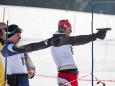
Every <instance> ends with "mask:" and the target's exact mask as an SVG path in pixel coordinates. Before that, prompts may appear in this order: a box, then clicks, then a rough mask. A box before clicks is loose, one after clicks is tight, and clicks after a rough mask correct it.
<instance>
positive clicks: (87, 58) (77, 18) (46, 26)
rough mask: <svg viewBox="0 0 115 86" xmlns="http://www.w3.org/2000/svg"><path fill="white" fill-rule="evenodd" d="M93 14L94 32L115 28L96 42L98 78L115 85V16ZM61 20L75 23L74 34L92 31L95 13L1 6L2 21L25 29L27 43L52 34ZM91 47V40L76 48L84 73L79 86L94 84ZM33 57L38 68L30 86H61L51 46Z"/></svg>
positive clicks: (109, 84) (24, 35)
mask: <svg viewBox="0 0 115 86" xmlns="http://www.w3.org/2000/svg"><path fill="white" fill-rule="evenodd" d="M4 9H5V10H4ZM4 12H5V14H4ZM93 15H94V17H93V32H94V33H96V32H97V30H96V29H97V28H105V27H110V28H112V30H111V31H108V32H107V36H106V38H105V39H104V40H99V39H97V40H96V41H95V42H94V52H93V54H94V77H96V78H97V79H99V80H102V81H104V83H105V84H106V86H115V76H114V75H115V67H114V66H113V65H115V58H114V56H115V53H114V52H115V24H114V22H115V16H114V15H104V14H93ZM60 19H68V20H69V21H70V22H71V24H72V31H73V32H72V34H71V35H74V36H76V35H86V34H91V31H92V28H91V23H92V14H91V13H84V12H75V11H67V10H57V9H45V8H34V7H20V6H6V5H0V22H1V21H4V22H7V21H8V23H9V24H17V25H18V26H19V27H20V28H22V29H23V33H22V42H23V43H25V44H27V43H32V42H39V41H41V40H45V39H47V38H50V37H52V35H53V34H54V33H55V31H56V30H57V25H58V21H59V20H60ZM91 46H92V45H91V43H88V44H86V45H81V46H75V47H73V50H74V60H75V62H76V64H77V65H78V68H79V72H80V74H79V86H84V85H85V86H91V65H92V50H91V49H92V47H91ZM29 56H30V57H31V59H32V61H33V63H34V65H35V67H36V76H35V77H34V78H33V79H30V85H31V86H57V69H56V65H55V63H54V61H53V59H52V56H51V52H50V47H49V48H47V49H44V50H39V51H35V52H32V53H29ZM82 77H83V78H82ZM80 79H82V80H80ZM94 80H95V78H94ZM96 83H97V81H94V84H95V86H102V84H101V83H100V84H96Z"/></svg>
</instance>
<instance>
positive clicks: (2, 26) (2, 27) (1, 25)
mask: <svg viewBox="0 0 115 86" xmlns="http://www.w3.org/2000/svg"><path fill="white" fill-rule="evenodd" d="M6 27H7V26H6V24H5V23H2V24H0V28H1V29H2V32H3V35H2V36H1V38H3V39H4V40H5V39H6V31H5V28H6Z"/></svg>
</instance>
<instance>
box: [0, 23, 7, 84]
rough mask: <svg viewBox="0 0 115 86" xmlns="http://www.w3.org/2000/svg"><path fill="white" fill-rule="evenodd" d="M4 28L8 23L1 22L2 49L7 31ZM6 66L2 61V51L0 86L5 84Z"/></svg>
mask: <svg viewBox="0 0 115 86" xmlns="http://www.w3.org/2000/svg"><path fill="white" fill-rule="evenodd" d="M3 28H6V24H5V23H4V22H0V50H1V48H2V45H3V44H4V43H5V41H4V40H5V39H4V38H6V32H5V30H4V29H3ZM4 83H5V81H4V66H3V63H2V58H1V53H0V86H4Z"/></svg>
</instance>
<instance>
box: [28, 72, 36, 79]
mask: <svg viewBox="0 0 115 86" xmlns="http://www.w3.org/2000/svg"><path fill="white" fill-rule="evenodd" d="M34 76H35V71H34V70H30V71H28V77H29V79H32V78H33V77H34Z"/></svg>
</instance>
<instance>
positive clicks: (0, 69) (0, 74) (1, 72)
mask: <svg viewBox="0 0 115 86" xmlns="http://www.w3.org/2000/svg"><path fill="white" fill-rule="evenodd" d="M1 48H2V44H1V43H0V49H1ZM3 84H4V66H3V63H2V57H1V55H0V86H4V85H3Z"/></svg>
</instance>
